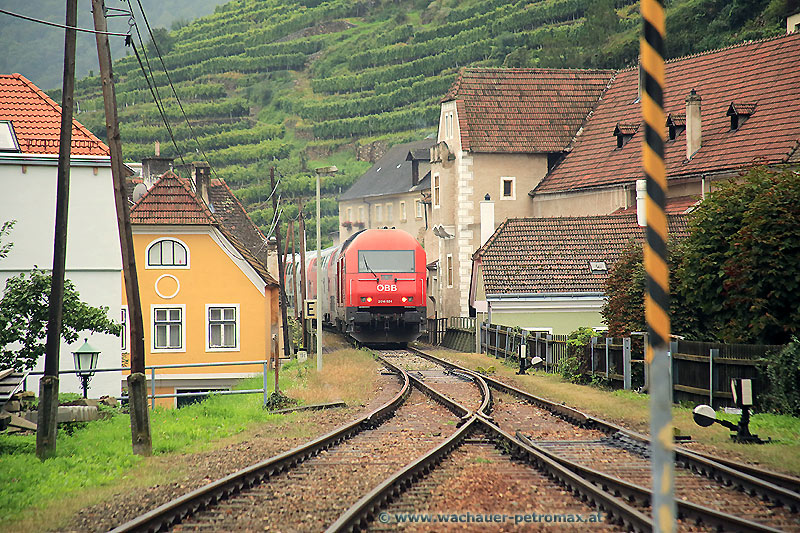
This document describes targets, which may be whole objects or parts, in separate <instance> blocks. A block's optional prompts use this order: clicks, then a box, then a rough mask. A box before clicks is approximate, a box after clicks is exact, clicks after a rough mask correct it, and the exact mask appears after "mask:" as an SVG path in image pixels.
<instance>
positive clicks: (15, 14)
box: [0, 9, 128, 37]
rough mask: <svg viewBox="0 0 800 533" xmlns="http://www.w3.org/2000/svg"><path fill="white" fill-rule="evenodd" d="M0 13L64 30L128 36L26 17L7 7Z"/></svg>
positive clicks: (0, 10) (121, 35)
mask: <svg viewBox="0 0 800 533" xmlns="http://www.w3.org/2000/svg"><path fill="white" fill-rule="evenodd" d="M0 13H4V14H6V15H9V16H12V17H17V18H20V19H24V20H28V21H30V22H36V23H37V24H44V25H46V26H53V27H56V28H61V29H65V30H75V31H80V32H83V33H94V34H96V35H112V36H114V37H128V34H127V33H116V32H113V31H97V30H89V29H86V28H78V27H76V26H66V25H64V24H58V23H55V22H50V21H47V20H41V19H37V18H33V17H28V16H26V15H20V14H19V13H14V12H12V11H8V10H7V9H0Z"/></svg>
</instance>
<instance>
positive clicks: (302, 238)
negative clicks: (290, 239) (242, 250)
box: [297, 198, 309, 350]
mask: <svg viewBox="0 0 800 533" xmlns="http://www.w3.org/2000/svg"><path fill="white" fill-rule="evenodd" d="M298 202H299V204H300V205H299V206H298V215H297V216H298V217H299V218H300V287H301V290H300V318H301V319H302V323H303V348H305V349H306V350H308V348H309V343H308V326H307V324H306V315H305V309H306V307H305V304H306V296H307V294H306V291H307V290H308V285H306V223H305V221H304V220H303V200H302V198H301V199H300V200H298Z"/></svg>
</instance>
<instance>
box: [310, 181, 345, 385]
mask: <svg viewBox="0 0 800 533" xmlns="http://www.w3.org/2000/svg"><path fill="white" fill-rule="evenodd" d="M338 171H339V169H338V168H336V167H335V166H333V165H331V166H329V167H319V168H316V169H314V172H315V173H316V175H317V372H321V371H322V244H321V242H320V241H321V233H320V219H321V215H320V212H321V208H320V203H321V202H320V193H319V188H320V187H319V181H320V176H323V175H325V176H333V175H334V174H336V172H338Z"/></svg>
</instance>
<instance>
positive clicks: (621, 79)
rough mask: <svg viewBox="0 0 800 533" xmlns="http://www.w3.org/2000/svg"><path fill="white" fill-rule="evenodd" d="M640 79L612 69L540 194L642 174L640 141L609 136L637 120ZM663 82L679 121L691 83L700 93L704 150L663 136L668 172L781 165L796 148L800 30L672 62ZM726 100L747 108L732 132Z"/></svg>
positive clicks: (639, 134)
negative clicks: (689, 149) (690, 149)
mask: <svg viewBox="0 0 800 533" xmlns="http://www.w3.org/2000/svg"><path fill="white" fill-rule="evenodd" d="M638 80H639V76H638V71H637V70H636V69H629V70H624V71H621V72H619V73H618V74H617V76H616V77H615V78H614V80H613V82H612V83H611V86H610V87H609V89H608V90H607V91H606V92H605V94H603V97H602V99H601V100H600V102H599V103H598V105H597V106H596V108H595V109H594V112H593V113H592V116H591V117H590V118H589V119H588V120H587V121H586V124H585V125H584V128H583V132H582V134H581V135H580V136H578V137H577V138H576V140H575V143H574V146H573V149H572V151H571V153H570V154H569V155H567V157H566V158H565V159H564V161H563V162H562V163H561V164H560V165H559V166H558V167H557V168H556V169H554V170H553V172H552V173H550V174H549V175H548V176H546V177H545V178H544V180H542V182H541V183H540V184H539V186H538V187H537V188H536V192H537V193H539V192H558V191H566V190H571V189H581V188H589V187H598V186H604V185H611V184H617V183H629V182H631V181H633V180H636V179H638V178H641V177H642V170H641V155H640V152H641V142H629V143H627V144H626V145H625V146H624V147H623V148H621V149H617V147H616V142H615V141H616V140H615V139H614V138H613V137H612V136H611V135H609V132H610V131H612V130H613V129H614V126H615V124H617V123H633V122H641V107H640V103H639V101H638V82H639V81H638ZM666 80H667V83H666V90H665V92H664V110H665V112H666V113H668V114H670V113H671V114H672V116H673V120H674V121H675V123H676V124H679V121H680V119H683V121H685V117H682V115H683V114H684V113H685V111H686V104H685V99H686V97H687V95H688V94H689V92H690V91H691V90H692V89H695V90H696V91H697V94H698V95H700V97H701V98H702V102H701V106H702V144H701V148H700V150H699V151H698V152H697V153H696V154H695V155H694V157H692V159H691V160H690V161H686V134H685V133H681V134H680V135H678V137H677V139H676V140H673V141H669V140H668V141H667V142H666V143H665V148H664V151H665V159H666V163H667V173H668V176H669V177H670V178H675V177H680V176H688V175H695V174H698V173H703V172H712V171H735V170H737V169H740V168H743V167H747V166H751V165H753V164H775V163H782V162H786V161H788V160H789V158H790V157H791V156H792V155H793V154H794V153H795V151H796V150H797V147H798V140H800V121H799V120H798V119H797V117H798V116H800V33H793V34H790V35H785V36H781V37H776V38H773V39H766V40H762V41H758V42H751V43H746V44H742V45H738V46H732V47H730V48H725V49H722V50H716V51H712V52H706V53H702V54H698V55H695V56H690V57H686V58H681V59H676V60H672V61H669V62H667V64H666ZM731 104H734V106H735V108H736V109H737V110H738V111H739V112H740V113H741V112H743V111H750V112H751V113H752V116H750V118H748V119H747V121H746V122H744V123H743V124H742V125H741V126H740V127H739V129H738V130H736V131H731V129H730V118H729V117H728V116H726V113H727V111H728V109H729V107H730V106H731ZM754 105H755V108H754V107H753V106H754ZM679 117H680V118H679ZM681 125H682V124H681ZM665 129H666V124H665ZM642 135H644V130H643V129H640V130H639V131H638V132H637V133H636V135H635V136H634V139H633V140H632V141H640V139H641V138H642Z"/></svg>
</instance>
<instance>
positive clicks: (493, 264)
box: [470, 213, 688, 334]
mask: <svg viewBox="0 0 800 533" xmlns="http://www.w3.org/2000/svg"><path fill="white" fill-rule="evenodd" d="M668 223H669V233H670V238H677V239H680V238H684V237H686V236H687V235H688V227H687V217H686V215H683V214H679V215H678V214H676V215H668ZM643 242H644V228H642V227H641V226H639V225H638V224H637V221H636V213H621V214H613V215H602V216H587V217H556V218H512V219H508V220H505V221H504V222H502V223H501V224H500V226H499V227H498V228H497V230H496V231H495V232H494V234H493V235H492V236H491V237H490V238H489V240H487V241H486V243H485V244H484V245H483V246H482V247H481V248H479V249H478V250H477V251H476V252H475V254H474V255H473V261H474V264H473V277H472V285H471V288H470V305H471V306H473V307H477V308H483V307H484V306H485V307H487V308H488V310H489V312H490V315H491V322H492V323H495V324H504V325H509V326H520V327H525V328H529V329H533V330H536V331H547V332H549V333H555V334H566V333H569V332H571V331H574V330H575V329H577V328H579V327H582V326H589V327H602V317H601V316H600V309H601V308H602V305H603V302H604V286H605V282H606V279H607V278H608V273H609V271H610V269H611V268H612V267H613V265H614V263H615V262H616V261H617V260H618V259H619V257H620V256H621V255H622V253H623V252H624V251H625V250H626V249H627V248H628V247H629V246H631V245H639V246H640V245H641V244H642V243H643ZM476 301H477V302H478V304H477V305H476ZM481 301H483V302H485V303H481Z"/></svg>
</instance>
